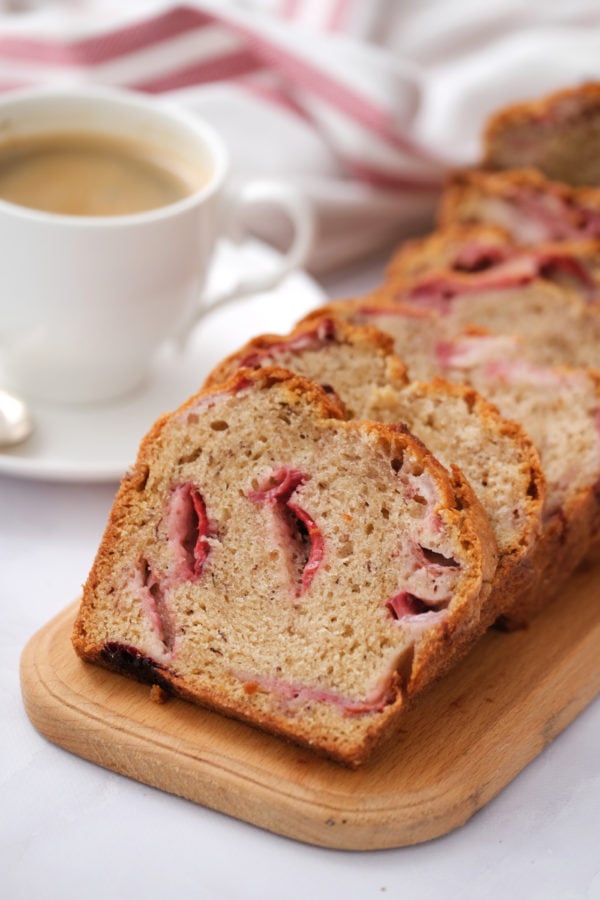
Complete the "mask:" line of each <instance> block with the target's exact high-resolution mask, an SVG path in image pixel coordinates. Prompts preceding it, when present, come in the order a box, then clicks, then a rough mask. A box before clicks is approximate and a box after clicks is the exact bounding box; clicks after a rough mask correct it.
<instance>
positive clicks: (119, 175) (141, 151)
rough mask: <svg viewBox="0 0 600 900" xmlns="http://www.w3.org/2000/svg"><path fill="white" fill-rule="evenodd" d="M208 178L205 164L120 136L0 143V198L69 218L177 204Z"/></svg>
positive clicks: (73, 135) (69, 135)
mask: <svg viewBox="0 0 600 900" xmlns="http://www.w3.org/2000/svg"><path fill="white" fill-rule="evenodd" d="M209 178H210V173H209V172H208V171H207V170H206V168H205V169H203V168H202V163H201V162H195V161H194V162H192V161H191V160H188V159H186V158H185V157H183V156H181V157H180V156H175V155H174V154H172V153H171V152H170V151H167V150H164V149H163V148H161V147H160V145H158V144H157V145H153V144H150V143H145V142H142V141H137V140H134V139H128V138H125V137H120V136H117V135H104V134H97V133H92V132H81V133H80V132H58V133H48V134H38V135H27V136H23V137H18V138H12V139H10V140H6V141H4V142H0V198H1V199H2V200H7V201H8V202H9V203H14V204H16V205H18V206H25V207H29V208H30V209H36V210H40V211H43V212H49V213H57V214H60V215H68V216H123V215H132V214H134V213H140V212H147V211H148V210H152V209H158V208H160V207H163V206H168V205H170V204H171V203H176V202H177V201H178V200H182V199H183V198H185V197H188V196H189V195H190V194H193V193H195V192H196V191H197V190H199V189H200V188H201V187H202V186H203V185H204V184H206V183H207V181H208V180H209Z"/></svg>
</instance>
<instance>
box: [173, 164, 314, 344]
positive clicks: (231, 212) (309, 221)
mask: <svg viewBox="0 0 600 900" xmlns="http://www.w3.org/2000/svg"><path fill="white" fill-rule="evenodd" d="M265 205H270V206H276V207H277V208H278V209H280V210H282V211H283V213H284V214H285V216H286V218H287V219H288V220H289V221H290V223H291V225H292V229H293V235H292V240H291V244H290V246H289V248H288V250H287V251H286V252H285V253H283V254H282V255H281V257H280V258H279V259H278V260H277V263H276V265H275V266H274V267H273V268H272V269H271V270H270V271H269V272H266V273H264V272H263V273H261V274H259V275H257V274H255V273H250V272H243V271H241V272H240V274H239V277H238V278H237V280H236V282H235V284H234V285H233V286H229V287H228V288H227V289H226V290H223V291H217V292H215V293H214V294H205V295H204V296H203V297H201V299H200V303H199V305H198V307H197V308H196V310H195V311H194V312H193V313H192V315H191V316H190V318H189V319H187V321H186V323H185V329H186V331H187V329H189V328H190V327H192V328H193V326H194V325H195V324H196V323H197V322H198V321H199V320H200V319H201V318H202V317H203V316H205V315H206V314H207V313H209V312H212V310H214V309H216V308H217V307H220V306H225V305H226V304H227V303H231V302H232V301H233V300H238V299H240V298H241V297H245V296H248V295H250V294H259V293H262V292H264V291H269V290H272V289H273V288H274V287H276V285H278V284H279V283H280V282H281V281H282V280H283V279H284V278H285V276H286V275H287V274H288V273H289V272H291V271H293V270H294V269H297V268H301V267H302V265H303V264H304V263H305V261H306V259H307V257H308V254H309V252H310V249H311V246H312V243H313V239H314V234H315V217H314V213H313V210H312V206H311V204H310V202H309V201H308V199H307V198H306V197H305V196H304V194H302V193H301V191H299V190H298V189H297V188H294V187H292V186H291V185H288V184H285V183H283V182H278V181H269V180H257V181H250V182H248V183H247V184H245V185H242V186H241V187H240V188H239V189H238V190H237V191H236V192H235V193H232V194H230V195H229V196H228V197H227V202H226V207H225V212H224V222H223V227H222V232H221V233H222V234H223V235H225V236H226V237H229V238H231V239H233V240H234V242H235V243H236V244H240V243H241V242H242V241H243V239H244V236H245V231H246V229H245V227H244V225H243V222H244V217H245V215H246V213H247V212H248V211H249V210H251V209H252V208H254V207H260V206H265Z"/></svg>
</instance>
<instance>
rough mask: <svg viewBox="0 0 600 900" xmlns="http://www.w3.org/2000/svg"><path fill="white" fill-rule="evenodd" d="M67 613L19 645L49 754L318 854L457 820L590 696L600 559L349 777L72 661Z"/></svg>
mask: <svg viewBox="0 0 600 900" xmlns="http://www.w3.org/2000/svg"><path fill="white" fill-rule="evenodd" d="M75 609H76V606H75V605H72V606H70V607H68V608H67V609H65V610H64V611H63V612H62V613H61V614H60V615H59V616H57V617H56V618H55V619H53V620H52V621H51V622H49V623H48V624H47V625H46V626H45V627H44V628H42V629H41V631H39V632H38V633H37V634H36V635H35V636H34V637H33V638H32V639H31V640H30V642H29V644H28V645H27V647H26V648H25V650H24V652H23V656H22V660H21V685H22V692H23V698H24V702H25V707H26V710H27V713H28V715H29V717H30V719H31V721H32V723H33V725H34V726H35V727H36V728H37V729H38V731H39V732H40V733H41V734H42V735H44V736H45V737H46V738H48V739H49V740H50V741H52V742H54V743H56V744H58V745H60V746H61V747H64V748H65V749H67V750H70V751H71V752H73V753H75V754H77V755H79V756H82V757H84V758H85V759H89V760H92V761H93V762H95V763H98V764H99V765H101V766H104V767H106V768H108V769H112V770H114V771H116V772H120V773H122V774H124V775H127V776H129V777H131V778H134V779H136V780H138V781H141V782H144V783H146V784H150V785H153V786H155V787H158V788H160V789H162V790H164V791H168V792H170V793H173V794H177V795H179V796H182V797H186V798H188V799H190V800H192V801H194V802H196V803H199V804H202V805H204V806H207V807H211V808H213V809H216V810H219V811H221V812H224V813H227V814H228V815H231V816H234V817H236V818H239V819H242V820H244V821H247V822H251V823H253V824H255V825H258V826H260V827H262V828H265V829H268V830H269V831H273V832H275V833H277V834H282V835H286V836H288V837H291V838H295V839H297V840H300V841H305V842H308V843H311V844H317V845H320V846H324V847H334V848H339V849H348V850H371V849H380V848H385V847H399V846H403V845H407V844H414V843H418V842H421V841H425V840H429V839H431V838H435V837H438V836H439V835H442V834H445V833H447V832H448V831H451V830H452V829H454V828H456V827H457V826H459V825H461V824H463V823H464V822H466V821H467V820H468V819H469V818H470V817H471V816H472V815H473V813H475V812H476V811H477V810H478V809H480V808H481V807H482V806H483V805H484V804H485V803H487V802H488V801H489V800H490V799H491V798H492V797H493V796H494V795H495V794H497V793H498V791H500V790H501V789H502V788H503V787H504V786H505V785H506V784H507V783H508V782H509V781H510V780H511V779H512V778H514V777H515V775H516V774H517V773H518V772H519V771H520V770H521V769H522V768H523V767H524V766H526V765H527V763H528V762H529V761H530V760H532V759H533V758H534V757H535V756H536V755H538V754H539V753H540V752H541V751H542V750H543V749H544V747H545V746H546V745H547V744H548V743H549V742H550V741H551V740H552V739H553V738H554V737H555V736H556V735H557V734H558V733H559V732H560V731H562V729H563V728H565V727H566V726H567V725H568V724H569V722H571V721H572V720H573V719H574V718H575V716H576V715H577V714H578V713H579V712H580V711H581V710H582V709H583V708H584V707H585V706H586V705H587V704H588V703H589V702H590V701H591V700H592V699H593V698H594V697H595V696H596V694H597V693H599V692H600V561H598V562H596V563H594V564H587V566H584V567H582V568H581V569H580V570H579V571H578V572H577V573H576V575H575V576H574V577H573V578H572V579H571V581H570V583H569V585H568V588H567V589H566V591H565V593H564V595H563V596H561V597H560V598H559V600H558V601H556V602H554V603H553V604H552V605H551V606H550V607H548V609H546V610H545V612H544V613H543V614H542V615H540V616H539V617H538V618H537V619H536V620H535V621H534V622H533V623H532V624H531V625H530V627H529V628H528V629H526V630H523V631H519V632H513V633H511V634H503V633H500V632H490V633H489V634H488V635H486V636H485V638H484V639H483V640H482V641H481V642H480V643H479V644H478V646H477V647H476V648H475V650H474V651H473V652H472V653H471V654H470V656H469V657H468V658H467V659H465V660H464V661H463V662H462V663H461V664H460V665H459V666H458V667H457V668H456V669H455V670H454V671H453V672H451V673H450V675H448V676H447V677H446V678H445V679H444V680H443V681H442V682H440V683H439V684H437V685H436V686H435V687H434V688H433V689H431V690H430V691H429V692H428V693H427V694H426V695H425V696H424V697H422V698H421V700H420V702H419V703H418V704H417V705H416V706H415V708H414V709H413V710H412V711H410V712H409V713H408V714H407V715H406V717H405V718H404V719H403V721H402V728H401V730H400V732H399V733H397V734H396V735H395V736H394V737H393V738H391V739H390V740H388V741H387V742H386V744H385V745H383V746H381V747H380V748H379V750H378V751H377V753H376V754H375V756H374V757H373V758H372V759H371V760H370V762H369V763H368V764H367V765H366V766H364V767H363V768H361V769H359V770H358V771H354V772H353V771H349V770H346V769H343V768H341V767H340V766H338V765H336V764H335V763H331V762H328V761H327V760H323V759H319V758H318V757H316V756H313V755H312V754H310V753H309V752H308V751H305V750H302V749H298V748H296V747H294V746H292V745H290V744H287V743H285V742H284V741H281V740H279V739H277V738H274V737H271V736H269V735H267V734H263V733H262V732H260V731H257V730H255V729H252V728H250V727H248V726H246V725H243V724H241V723H239V722H235V721H233V720H230V719H227V718H225V717H223V716H220V715H217V714H215V713H211V712H208V711H205V710H203V709H200V708H198V707H195V706H192V705H191V704H187V703H185V702H183V701H181V700H175V699H172V700H169V701H168V702H167V703H166V704H162V705H161V704H157V703H155V702H153V701H152V700H151V699H150V696H149V689H148V687H146V686H143V685H140V684H137V683H135V682H132V681H129V680H128V679H126V678H123V677H121V676H119V675H114V674H112V673H110V672H106V671H103V670H101V669H98V668H95V667H93V666H91V665H88V664H85V663H83V662H81V660H79V659H78V658H77V657H76V655H75V653H74V652H73V650H72V647H71V643H70V633H71V627H72V622H73V619H74V616H75Z"/></svg>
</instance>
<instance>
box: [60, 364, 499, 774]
mask: <svg viewBox="0 0 600 900" xmlns="http://www.w3.org/2000/svg"><path fill="white" fill-rule="evenodd" d="M496 560H497V553H496V548H495V546H494V538H493V534H492V532H491V529H490V527H489V524H488V523H487V519H486V517H485V515H484V513H483V512H482V510H481V508H480V506H479V504H478V502H477V500H476V499H475V497H474V494H473V492H472V490H471V489H470V488H469V486H468V484H467V483H466V481H465V480H464V478H463V477H462V476H461V475H460V473H459V472H458V471H453V472H452V473H451V474H449V473H448V472H447V471H446V469H444V468H443V466H442V465H441V464H440V463H439V462H437V460H436V459H435V458H434V457H433V456H432V455H431V454H430V453H429V452H428V451H427V450H426V449H425V447H424V446H423V444H422V443H421V442H420V441H418V440H417V439H416V438H414V437H412V436H411V435H410V434H409V433H408V432H407V430H406V429H405V428H403V427H401V426H387V425H383V424H380V423H373V422H367V423H364V422H356V421H346V420H345V419H344V413H343V411H342V408H341V406H340V403H339V401H337V399H336V398H335V397H334V395H332V394H331V393H328V392H326V391H324V390H323V389H321V388H320V387H319V386H317V385H316V384H315V383H314V382H312V381H309V380H307V379H305V378H302V377H300V376H297V375H293V374H291V373H290V372H288V371H286V370H282V369H278V368H263V369H259V370H249V369H241V370H239V371H238V372H237V373H236V374H235V375H234V376H233V377H232V379H230V380H229V381H228V382H226V383H225V384H221V385H218V386H213V387H209V388H207V389H205V390H203V391H202V392H200V393H199V394H197V395H196V396H194V397H192V398H191V399H190V400H189V401H188V402H187V403H186V404H184V405H183V406H182V407H181V408H179V409H178V410H176V411H175V412H173V413H171V414H170V415H167V416H165V417H163V418H161V419H160V420H159V421H158V422H157V423H156V424H155V425H154V427H153V428H152V429H151V431H150V432H149V434H148V435H147V436H146V437H145V438H144V440H143V441H142V443H141V446H140V450H139V455H138V458H137V461H136V463H135V466H134V467H133V469H132V470H131V471H130V472H129V473H128V474H127V476H126V477H125V478H124V480H123V482H122V485H121V487H120V489H119V492H118V494H117V497H116V500H115V503H114V506H113V509H112V512H111V516H110V520H109V523H108V526H107V529H106V532H105V534H104V537H103V539H102V542H101V546H100V548H99V551H98V554H97V557H96V560H95V562H94V565H93V568H92V571H91V573H90V576H89V578H88V580H87V582H86V584H85V587H84V591H83V599H82V602H81V607H80V611H79V614H78V617H77V621H76V624H75V630H74V638H73V640H74V646H75V649H76V651H77V653H78V654H79V655H80V656H81V657H82V658H83V659H85V660H88V661H92V662H95V663H98V664H100V665H103V666H105V667H108V668H110V669H113V670H115V671H117V672H123V673H126V674H129V675H131V676H133V677H135V678H138V679H140V680H143V681H147V682H149V683H151V684H158V685H159V686H160V687H162V688H163V689H165V690H170V691H173V692H174V693H175V694H178V695H180V696H182V697H184V698H187V699H189V700H192V701H195V702H198V703H200V704H203V705H206V706H208V707H211V708H213V709H216V710H219V711H221V712H223V713H226V714H228V715H231V716H235V717H239V718H240V719H243V720H246V721H248V722H251V723H253V724H254V725H258V726H261V727H263V728H265V729H267V730H269V731H272V732H275V733H278V734H280V735H284V736H286V737H288V738H290V739H292V740H293V741H296V742H299V743H302V744H305V745H307V746H308V747H311V748H313V749H314V750H316V751H318V752H320V753H323V754H326V755H328V756H331V757H332V758H334V759H337V760H339V761H341V762H343V763H345V764H347V765H349V766H355V765H357V764H359V763H360V762H361V761H363V760H364V759H365V758H366V756H367V754H368V753H369V751H370V749H371V748H372V747H373V745H374V744H375V743H376V742H377V741H378V740H379V739H380V738H381V737H382V736H383V735H384V733H386V732H387V731H388V730H389V729H390V728H391V726H392V723H393V722H394V721H395V720H397V719H398V717H399V716H400V715H401V713H402V711H403V709H404V708H405V707H406V703H407V699H406V698H407V695H409V696H410V695H414V694H415V693H416V692H417V691H418V687H419V684H420V683H421V682H422V681H423V682H427V681H429V680H430V676H429V675H428V674H427V672H428V670H430V671H433V672H434V673H435V674H437V673H438V672H439V673H441V672H442V671H443V669H444V667H445V659H446V651H447V650H448V649H449V648H450V650H451V649H452V648H453V647H454V646H458V645H460V644H461V643H462V642H463V641H468V640H469V636H470V634H471V632H472V630H473V629H474V628H477V627H478V621H479V618H480V613H481V607H482V604H483V603H484V602H485V601H486V598H487V596H488V593H489V589H490V583H491V579H492V577H493V574H494V571H495V567H496Z"/></svg>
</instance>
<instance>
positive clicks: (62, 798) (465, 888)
mask: <svg viewBox="0 0 600 900" xmlns="http://www.w3.org/2000/svg"><path fill="white" fill-rule="evenodd" d="M378 272H379V269H378V267H377V264H374V265H372V266H370V267H364V268H363V269H358V270H356V271H355V272H353V273H349V274H346V275H345V276H344V277H343V278H342V277H338V278H335V279H330V280H329V281H328V283H327V284H326V287H327V288H328V290H329V291H330V292H331V293H332V294H334V295H344V294H350V293H352V292H354V291H356V292H358V291H360V290H362V289H363V288H365V287H368V286H369V285H370V284H371V283H373V280H374V279H376V277H377V275H378ZM182 399H183V398H182ZM114 491H115V485H114V484H101V485H93V484H86V483H78V484H70V483H62V482H44V481H40V480H28V479H26V478H19V477H9V476H6V475H5V476H0V510H1V516H0V604H1V608H2V628H1V629H0V644H1V648H2V652H1V654H0V691H1V694H2V699H1V706H0V714H1V716H2V727H1V738H0V897H2V898H6V900H38V898H41V900H51V898H52V900H53V898H61V900H70V898H75V897H85V898H86V900H96V898H97V900H112V898H125V897H126V898H128V900H129V898H138V897H140V898H144V900H153V898H161V900H163V898H168V897H177V898H181V900H187V898H216V900H254V898H256V900H295V898H302V900H305V898H307V897H309V898H312V900H321V898H323V900H325V898H327V900H329V898H333V900H336V898H343V900H355V898H356V900H365V898H376V897H414V898H418V900H429V898H436V900H437V898H444V900H455V898H473V900H485V898H504V897H510V898H511V900H520V898H523V900H531V898H534V900H537V898H543V900H554V898H557V900H559V898H560V900H583V898H586V900H597V898H600V849H599V848H600V844H599V835H600V700H597V701H596V702H595V703H594V704H592V705H591V706H590V707H588V709H587V710H586V711H585V712H584V713H583V714H582V715H581V716H580V717H579V718H578V719H577V720H576V721H575V722H574V723H573V724H572V725H571V726H570V727H569V728H568V729H567V730H566V731H565V732H564V733H563V734H562V735H560V736H559V737H558V738H557V739H556V740H555V741H554V743H553V744H551V745H550V746H549V747H547V748H546V750H545V751H544V752H543V753H542V755H541V756H539V757H538V758H537V759H536V760H535V761H534V762H532V763H531V764H530V765H529V766H528V767H527V768H526V769H525V770H524V771H523V772H522V773H521V774H520V775H519V776H518V777H517V778H516V779H515V780H514V781H513V782H512V783H511V784H510V785H509V786H508V787H506V788H505V789H504V790H503V791H502V793H501V794H500V795H499V796H498V797H496V798H495V799H494V800H493V801H492V802H491V803H489V804H488V805H487V807H485V808H484V809H482V810H481V811H480V812H479V813H477V814H476V815H475V816H474V817H473V818H472V819H471V820H470V821H469V822H468V823H467V824H466V825H465V826H464V827H462V828H460V829H458V830H456V831H455V832H453V833H451V834H449V835H447V836H445V837H443V838H439V839H438V840H435V841H432V842H429V843H427V844H423V845H420V846H417V847H409V848H403V849H398V850H386V851H380V852H368V853H350V852H340V851H332V850H325V849H321V848H315V847H311V846H307V845H303V844H300V843H297V842H295V841H292V840H288V839H285V838H281V837H278V836H276V835H273V834H270V833H268V832H265V831H262V830H260V829H258V828H256V827H254V826H252V825H248V824H246V823H244V822H238V821H236V820H233V819H230V818H228V817H227V816H224V815H222V814H219V813H216V812H213V811H211V810H207V809H204V808H202V807H199V806H196V805H194V804H192V803H190V802H187V801H185V800H181V799H179V798H177V797H174V796H170V795H168V794H164V793H162V792H160V791H158V790H154V789H152V788H149V787H146V786H144V785H141V784H138V783H136V782H133V781H130V780H128V779H127V778H124V777H121V776H119V775H116V774H113V773H112V772H109V771H105V770H103V769H100V768H98V767H96V766H94V765H92V764H91V763H88V762H86V761H84V760H81V759H79V758H77V757H75V756H72V755H71V754H69V753H67V752H66V751H63V750H61V749H60V748H58V747H55V746H53V745H52V744H50V743H48V742H47V741H46V740H45V739H44V738H42V737H40V736H39V735H38V734H37V732H36V731H35V730H34V729H33V727H32V726H31V725H30V723H29V721H28V719H27V717H26V715H25V712H24V709H23V705H22V702H21V694H20V687H19V678H18V666H19V657H20V653H21V650H22V648H23V646H24V645H25V643H26V642H27V640H28V638H29V637H30V636H31V635H32V634H33V633H34V632H35V631H36V630H37V629H38V628H40V627H41V626H42V625H44V624H45V623H46V622H47V621H48V620H49V619H50V618H51V617H52V616H53V615H54V614H55V613H57V612H59V611H60V610H61V609H62V608H63V607H64V606H66V605H67V604H68V603H70V602H71V601H72V600H73V599H74V598H75V597H76V596H77V594H78V592H79V589H80V585H81V583H82V582H83V581H84V580H85V577H86V575H87V572H88V569H89V567H90V565H91V562H92V558H93V556H94V553H95V550H96V547H97V544H98V542H99V540H100V536H101V533H102V531H103V528H104V524H105V521H106V518H107V515H108V511H109V508H110V506H111V502H112V498H113V495H114ZM599 652H600V651H599Z"/></svg>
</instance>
